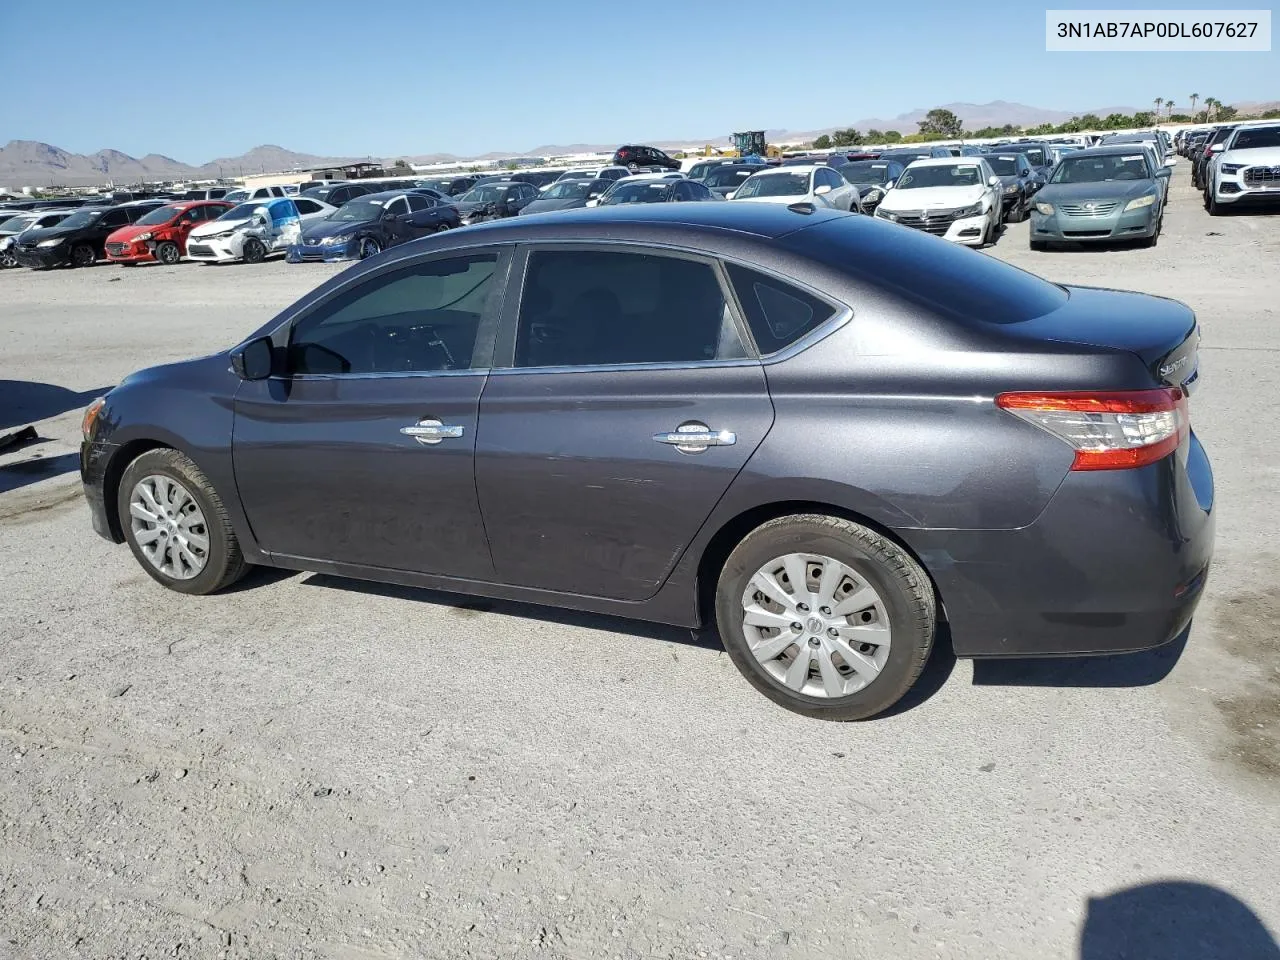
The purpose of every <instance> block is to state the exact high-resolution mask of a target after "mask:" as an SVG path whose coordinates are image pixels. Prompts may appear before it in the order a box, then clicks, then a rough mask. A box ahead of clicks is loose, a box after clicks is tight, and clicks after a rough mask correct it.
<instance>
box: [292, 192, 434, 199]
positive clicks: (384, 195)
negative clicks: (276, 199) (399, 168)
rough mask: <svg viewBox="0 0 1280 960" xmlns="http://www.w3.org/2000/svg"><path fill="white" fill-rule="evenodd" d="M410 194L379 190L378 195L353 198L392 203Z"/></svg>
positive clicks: (369, 194) (368, 194)
mask: <svg viewBox="0 0 1280 960" xmlns="http://www.w3.org/2000/svg"><path fill="white" fill-rule="evenodd" d="M410 192H411V191H409V190H379V191H378V192H377V193H366V194H365V195H364V196H362V197H353V198H352V199H354V200H386V201H391V200H394V199H395V198H396V197H403V196H407V195H408V194H409V193H410ZM307 199H312V198H310V197H308V198H307Z"/></svg>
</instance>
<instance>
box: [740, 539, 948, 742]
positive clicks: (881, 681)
mask: <svg viewBox="0 0 1280 960" xmlns="http://www.w3.org/2000/svg"><path fill="white" fill-rule="evenodd" d="M789 553H810V554H817V555H820V556H824V557H830V558H832V559H834V560H838V561H839V562H841V563H843V564H845V565H846V566H848V567H849V568H851V569H852V570H853V571H854V572H855V573H856V574H857V575H858V577H859V578H862V579H864V580H865V581H866V583H867V584H869V585H870V586H871V587H872V588H873V589H874V590H875V591H876V593H878V594H879V596H880V598H881V600H882V601H883V605H884V607H885V609H886V612H887V615H888V621H889V623H888V625H889V627H890V628H891V630H892V634H891V636H892V642H891V643H890V645H889V652H888V655H887V659H886V660H885V662H884V665H883V666H882V668H881V670H880V672H879V674H878V675H877V676H876V677H875V678H874V679H873V680H872V681H871V682H870V683H868V684H867V685H866V686H865V687H863V688H862V689H861V690H858V691H857V692H855V693H851V694H848V695H845V696H841V697H835V698H830V699H829V698H827V697H821V696H810V695H807V694H803V693H799V692H796V691H793V690H791V689H790V688H788V687H786V686H785V685H784V684H783V683H782V682H781V681H779V680H777V679H775V678H774V676H773V674H771V673H770V672H769V671H768V670H766V669H765V668H764V666H762V665H761V664H760V662H759V661H757V660H756V658H755V655H754V654H753V653H752V652H751V647H750V645H749V643H748V640H747V637H746V634H745V633H744V631H743V608H742V596H743V593H744V592H745V590H746V589H747V585H748V583H749V581H750V580H751V578H752V577H754V576H755V574H756V572H757V571H758V570H760V569H761V567H763V566H765V565H766V564H768V563H769V562H770V561H771V560H773V559H776V558H778V557H780V556H784V555H786V554H789ZM716 622H717V625H718V626H719V630H720V637H721V639H722V640H723V642H724V646H725V650H726V651H727V652H728V654H729V657H730V659H732V660H733V663H734V665H735V666H736V667H737V668H738V670H739V671H741V672H742V674H743V676H745V677H746V678H747V680H748V681H749V682H750V683H751V685H752V686H753V687H755V688H756V689H757V690H759V691H760V692H761V693H763V694H764V695H765V696H766V697H768V698H769V699H770V700H772V701H773V702H774V703H777V704H779V705H781V706H783V707H786V708H787V709H788V710H791V711H794V712H795V713H799V714H803V715H804V716H807V717H815V718H817V719H822V720H865V719H867V718H868V717H873V716H875V715H876V714H878V713H882V712H884V711H885V710H887V709H888V708H889V707H891V706H893V705H894V704H895V703H897V702H898V701H899V700H900V699H901V698H902V697H903V695H904V694H906V692H907V691H908V690H910V689H911V687H912V685H913V684H914V683H915V682H916V680H917V679H918V678H919V676H920V672H921V671H922V670H923V669H924V665H925V661H926V660H928V658H929V651H930V650H931V649H932V647H933V637H934V629H935V624H936V605H935V600H934V595H933V586H932V584H931V583H930V581H929V577H928V576H927V575H926V574H925V572H924V570H923V569H921V567H920V565H919V564H918V563H916V561H915V560H914V559H913V558H912V557H911V555H910V554H908V553H907V552H906V551H905V550H903V549H902V548H901V547H900V546H898V544H896V543H894V542H893V541H892V540H889V539H888V538H886V537H883V536H881V535H880V534H878V533H876V532H875V531H873V530H869V529H867V528H866V527H864V526H861V525H859V524H857V523H853V522H852V521H849V520H844V519H842V518H839V517H831V516H825V515H822V514H799V515H794V516H787V517H779V518H778V519H776V520H770V521H769V522H768V523H765V524H763V525H761V526H759V527H757V528H756V529H755V530H753V531H752V532H751V533H750V534H748V535H747V536H746V537H745V538H744V539H743V540H742V542H741V543H739V544H738V545H737V547H735V548H734V550H733V552H732V553H731V554H729V558H728V559H727V560H726V561H725V564H724V568H723V569H722V570H721V571H720V577H719V580H718V583H717V585H716Z"/></svg>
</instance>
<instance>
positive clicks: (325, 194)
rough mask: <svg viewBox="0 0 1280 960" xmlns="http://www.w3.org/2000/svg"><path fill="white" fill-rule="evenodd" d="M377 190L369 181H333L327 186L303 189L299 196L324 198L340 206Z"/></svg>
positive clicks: (328, 202) (327, 201)
mask: <svg viewBox="0 0 1280 960" xmlns="http://www.w3.org/2000/svg"><path fill="white" fill-rule="evenodd" d="M374 192H376V188H375V187H373V186H372V185H370V184H367V183H333V184H330V185H329V186H327V187H311V188H309V189H307V190H303V191H301V192H300V193H299V194H298V196H300V197H311V198H312V199H313V200H323V201H324V202H325V203H327V204H329V205H330V206H333V207H340V206H342V205H343V204H344V203H346V202H347V201H348V200H354V199H355V198H356V197H364V196H368V195H369V194H371V193H374Z"/></svg>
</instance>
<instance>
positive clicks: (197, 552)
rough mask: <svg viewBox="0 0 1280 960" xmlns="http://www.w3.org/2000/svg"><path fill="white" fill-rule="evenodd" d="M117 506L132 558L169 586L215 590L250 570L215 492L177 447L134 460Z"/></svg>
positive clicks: (179, 589)
mask: <svg viewBox="0 0 1280 960" xmlns="http://www.w3.org/2000/svg"><path fill="white" fill-rule="evenodd" d="M116 508H117V510H118V511H119V514H118V515H119V517H120V526H121V527H122V528H123V530H124V535H125V539H126V540H127V541H128V543H129V549H130V550H132V551H133V555H134V557H136V558H137V560H138V563H140V564H141V565H142V569H144V570H145V571H147V573H148V574H150V575H151V577H152V578H153V579H155V580H156V581H158V582H159V583H162V584H164V586H166V587H168V588H169V589H170V590H176V591H177V592H179V593H190V594H206V593H213V592H214V591H216V590H221V589H222V588H223V587H225V586H228V585H229V584H231V583H234V582H235V581H236V580H239V579H240V578H241V577H242V576H244V573H245V571H246V570H247V569H248V564H247V563H246V562H245V559H244V554H243V552H242V551H241V550H240V541H239V540H237V539H236V535H235V532H234V531H233V530H232V529H231V521H230V519H229V518H228V517H227V511H226V509H225V508H224V507H223V504H222V500H221V498H220V497H219V496H218V494H217V491H215V490H214V489H213V485H212V484H211V483H210V482H209V480H208V478H207V477H205V475H204V474H203V473H202V472H201V471H200V468H199V467H197V466H196V465H195V464H194V463H192V462H191V460H190V459H188V458H187V457H186V456H184V455H183V454H181V453H179V452H178V451H177V450H171V449H168V448H161V449H157V450H148V451H147V452H146V453H144V454H142V455H141V456H139V457H138V458H137V459H136V460H134V461H133V462H132V463H130V464H129V466H128V467H126V468H125V471H124V475H123V476H122V477H121V479H120V488H119V490H118V491H117V494H116Z"/></svg>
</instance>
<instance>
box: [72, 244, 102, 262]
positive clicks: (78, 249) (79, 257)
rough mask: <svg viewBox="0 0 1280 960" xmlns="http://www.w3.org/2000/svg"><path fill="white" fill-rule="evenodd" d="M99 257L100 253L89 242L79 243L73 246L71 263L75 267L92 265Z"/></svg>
mask: <svg viewBox="0 0 1280 960" xmlns="http://www.w3.org/2000/svg"><path fill="white" fill-rule="evenodd" d="M97 259H98V254H97V253H96V252H95V251H94V249H93V247H91V246H89V244H87V243H77V244H76V245H75V246H74V247H72V248H71V258H70V261H69V262H70V263H71V266H73V267H92V266H93V261H95V260H97Z"/></svg>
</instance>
